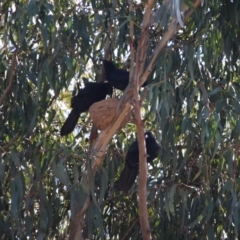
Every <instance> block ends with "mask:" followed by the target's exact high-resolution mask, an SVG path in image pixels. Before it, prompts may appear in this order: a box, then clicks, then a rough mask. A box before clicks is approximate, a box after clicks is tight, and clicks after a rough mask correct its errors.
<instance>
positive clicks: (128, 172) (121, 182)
mask: <svg viewBox="0 0 240 240" xmlns="http://www.w3.org/2000/svg"><path fill="white" fill-rule="evenodd" d="M137 175H138V167H136V168H130V167H129V166H128V165H127V164H126V165H125V167H124V169H123V170H122V172H121V175H120V177H119V179H118V181H117V182H116V189H117V190H118V191H123V192H128V191H129V190H130V188H131V187H132V185H133V183H134V182H135V180H136V177H137Z"/></svg>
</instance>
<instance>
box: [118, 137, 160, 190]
mask: <svg viewBox="0 0 240 240" xmlns="http://www.w3.org/2000/svg"><path fill="white" fill-rule="evenodd" d="M145 143H146V151H147V162H148V163H149V162H152V161H153V160H154V159H155V158H156V157H157V155H158V153H159V150H160V146H159V144H158V142H157V140H156V139H155V137H154V136H153V134H152V133H151V132H145ZM138 171H139V150H138V141H137V140H136V141H134V142H133V143H132V145H131V146H130V147H129V149H128V152H127V156H126V160H125V167H124V169H123V171H122V172H121V175H120V177H119V179H118V181H117V183H116V189H117V190H118V191H123V192H128V191H129V189H130V188H131V187H132V185H133V183H134V182H135V179H136V177H137V175H138Z"/></svg>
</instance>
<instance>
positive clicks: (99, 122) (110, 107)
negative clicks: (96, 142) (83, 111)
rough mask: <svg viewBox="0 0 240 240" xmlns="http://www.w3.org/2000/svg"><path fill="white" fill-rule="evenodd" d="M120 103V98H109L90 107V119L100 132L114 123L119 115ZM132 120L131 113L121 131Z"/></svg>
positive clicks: (128, 114)
mask: <svg viewBox="0 0 240 240" xmlns="http://www.w3.org/2000/svg"><path fill="white" fill-rule="evenodd" d="M118 103H119V99H118V98H109V99H105V100H102V101H99V102H96V103H94V104H93V105H92V106H91V107H90V109H89V113H90V118H91V119H92V121H93V123H94V125H95V126H96V127H97V128H98V129H99V130H103V129H106V128H107V127H109V126H110V125H111V124H112V123H113V120H114V119H115V117H116V114H117V106H118ZM130 118H131V112H129V113H127V114H126V116H125V118H124V120H123V121H122V123H121V125H120V127H119V129H121V128H123V127H124V126H125V124H126V123H127V122H128V121H129V120H130Z"/></svg>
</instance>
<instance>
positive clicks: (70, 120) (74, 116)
mask: <svg viewBox="0 0 240 240" xmlns="http://www.w3.org/2000/svg"><path fill="white" fill-rule="evenodd" d="M79 116H80V114H79V112H77V111H76V110H75V109H73V110H72V111H71V112H70V114H69V115H68V117H67V119H66V121H65V123H64V124H63V126H62V128H61V132H60V134H61V136H65V135H67V134H69V133H71V132H72V131H73V129H74V128H75V126H76V124H77V121H78V118H79Z"/></svg>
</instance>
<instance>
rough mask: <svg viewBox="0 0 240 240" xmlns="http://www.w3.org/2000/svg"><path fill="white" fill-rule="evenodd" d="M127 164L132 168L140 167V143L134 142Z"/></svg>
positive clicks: (128, 153)
mask: <svg viewBox="0 0 240 240" xmlns="http://www.w3.org/2000/svg"><path fill="white" fill-rule="evenodd" d="M126 164H127V165H128V166H129V167H130V168H135V167H138V166H139V151H138V141H134V142H133V143H132V144H131V146H130V147H129V149H128V152H127V156H126Z"/></svg>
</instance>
